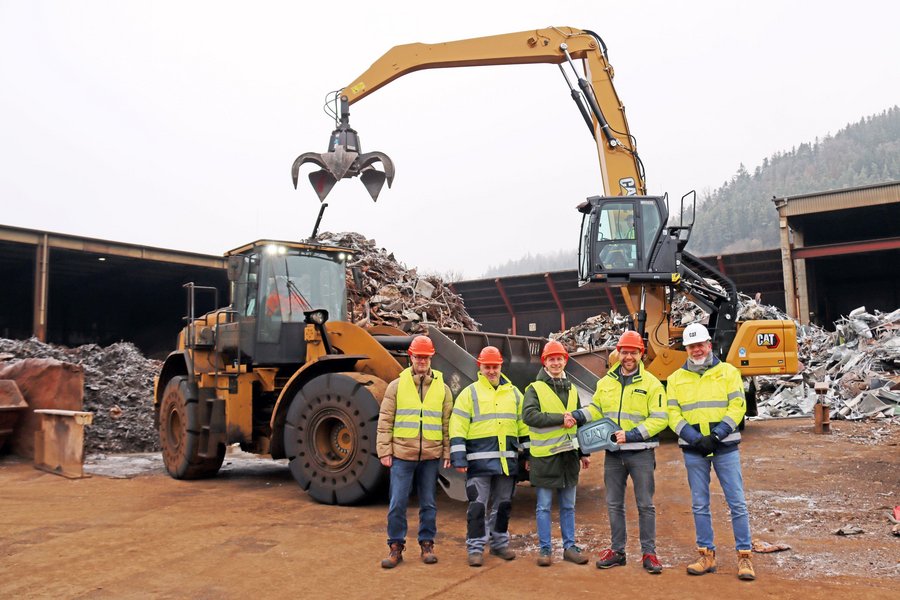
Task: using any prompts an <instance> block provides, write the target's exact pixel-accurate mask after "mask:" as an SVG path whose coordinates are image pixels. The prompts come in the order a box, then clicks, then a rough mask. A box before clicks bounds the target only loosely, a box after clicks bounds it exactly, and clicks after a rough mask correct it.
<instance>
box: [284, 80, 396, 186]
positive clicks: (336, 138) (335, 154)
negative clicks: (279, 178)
mask: <svg viewBox="0 0 900 600" xmlns="http://www.w3.org/2000/svg"><path fill="white" fill-rule="evenodd" d="M359 150H360V146H359V135H358V134H357V133H356V130H354V129H352V128H351V127H350V110H349V103H348V101H347V97H346V96H341V122H340V124H339V125H338V128H337V129H335V130H334V131H333V132H331V137H330V138H329V139H328V151H327V152H323V153H321V154H319V153H315V152H304V153H303V154H301V155H300V156H298V157H297V158H296V159H295V160H294V164H293V166H292V167H291V178H292V180H293V182H294V188H295V189H296V188H297V180H298V179H299V176H300V167H301V166H303V165H304V164H305V163H314V164H316V165H318V166H319V167H321V170H320V171H314V172H313V173H310V174H309V181H310V183H311V184H312V186H313V189H315V190H316V194H317V195H318V196H319V201H320V202H324V201H325V197H326V196H327V195H328V193H329V192H330V191H331V188H333V187H334V184H335V183H337V181H338V180H340V179H350V178H351V177H356V176H359V177H360V179H361V180H362V182H363V185H364V186H365V188H366V191H368V192H369V195H370V196H371V197H372V200H378V194H379V193H380V192H381V188H382V187H384V183H385V182H387V184H388V187H391V183H392V182H393V181H394V162H393V161H392V160H391V159H390V158H389V157H388V155H387V154H385V153H384V152H367V153H365V154H363V153H360V151H359ZM377 162H380V163H381V164H382V165H383V167H384V171H379V170H377V169H375V167H374V166H373V165H374V164H375V163H377Z"/></svg>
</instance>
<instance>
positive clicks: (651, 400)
mask: <svg viewBox="0 0 900 600" xmlns="http://www.w3.org/2000/svg"><path fill="white" fill-rule="evenodd" d="M616 351H617V352H618V353H619V361H618V362H617V363H615V364H614V365H612V366H611V367H610V369H609V371H607V373H606V375H605V376H604V377H602V378H601V379H600V381H598V382H597V390H596V392H594V398H593V400H592V402H591V404H590V405H589V406H587V407H586V408H583V409H579V410H578V411H575V412H574V413H572V414H573V416H574V417H575V419H576V420H577V421H578V423H579V424H583V423H586V422H589V421H592V420H594V419H600V418H603V417H609V418H610V419H612V420H613V421H615V422H616V423H618V424H619V426H620V427H621V429H619V430H618V431H616V432H615V437H616V443H617V444H618V448H617V450H616V451H615V452H613V451H610V450H607V451H606V458H605V461H604V463H603V482H604V484H605V487H606V510H607V513H608V515H609V529H610V537H611V544H610V548H607V549H606V550H603V551H602V552H601V553H600V556H599V558H598V560H597V563H596V565H597V568H599V569H609V568H612V567H617V566H621V565H624V564H625V543H626V542H627V536H626V530H625V487H626V485H627V482H628V477H629V476H630V477H631V482H632V485H633V486H634V499H635V502H636V504H637V509H638V528H639V529H640V539H641V563H642V566H643V567H644V569H645V570H646V571H647V572H649V573H652V574H659V573H661V572H662V564H660V562H659V559H658V558H657V556H656V507H655V506H654V505H653V491H654V488H655V482H654V478H653V471H654V470H655V469H656V455H655V450H654V449H655V448H656V447H657V446H659V433H660V432H661V431H662V430H663V429H665V428H666V426H667V425H668V424H669V420H668V413H667V412H666V405H665V398H666V392H665V389H664V388H663V385H662V383H660V381H659V379H657V378H656V377H654V376H653V374H652V373H650V372H649V371H647V370H645V369H644V365H643V363H642V362H641V357H642V356H643V354H644V340H643V339H642V338H641V336H640V334H639V333H638V332H636V331H626V332H625V333H623V334H622V336H621V337H620V338H619V342H618V343H617V344H616Z"/></svg>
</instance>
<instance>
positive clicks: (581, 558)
mask: <svg viewBox="0 0 900 600" xmlns="http://www.w3.org/2000/svg"><path fill="white" fill-rule="evenodd" d="M563 560H567V561H569V562H573V563H575V564H576V565H586V564H587V562H588V557H587V556H585V555H584V552H582V551H581V548H579V547H578V546H569V547H568V548H566V550H565V552H563Z"/></svg>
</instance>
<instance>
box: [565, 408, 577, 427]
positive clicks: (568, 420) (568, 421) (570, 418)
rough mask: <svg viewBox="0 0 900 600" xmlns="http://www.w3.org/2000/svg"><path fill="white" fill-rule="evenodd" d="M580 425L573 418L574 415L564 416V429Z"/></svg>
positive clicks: (567, 414)
mask: <svg viewBox="0 0 900 600" xmlns="http://www.w3.org/2000/svg"><path fill="white" fill-rule="evenodd" d="M577 424H578V421H576V420H575V417H573V416H572V413H570V412H567V413H565V414H563V427H565V428H566V429H568V428H569V427H575V425H577Z"/></svg>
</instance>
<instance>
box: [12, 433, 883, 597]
mask: <svg viewBox="0 0 900 600" xmlns="http://www.w3.org/2000/svg"><path fill="white" fill-rule="evenodd" d="M832 430H833V432H834V433H833V434H832V435H830V436H821V435H814V434H813V433H812V423H811V421H809V420H807V419H802V420H782V421H766V422H756V423H751V424H750V426H749V427H748V429H747V431H746V432H745V439H744V443H743V444H742V456H743V462H744V477H745V483H746V488H747V493H748V501H749V505H750V513H751V525H752V529H753V537H754V539H759V540H763V541H766V542H769V543H784V544H788V545H790V546H791V549H790V550H787V551H784V552H778V553H773V554H755V555H754V564H755V566H756V571H757V576H758V579H757V580H756V581H755V582H743V581H739V580H738V579H737V578H736V576H735V572H736V565H735V562H736V561H735V556H734V552H733V550H732V549H733V538H732V537H731V530H730V525H729V522H728V520H727V508H726V507H725V503H724V498H723V497H722V496H721V494H720V493H719V494H718V496H717V497H716V500H717V501H716V503H715V505H714V508H713V511H714V523H715V529H716V533H717V542H718V548H719V550H718V555H719V565H720V569H719V572H718V573H716V574H709V575H705V576H703V577H691V576H688V575H687V574H686V573H685V572H684V565H685V564H686V563H687V562H689V559H692V558H693V555H694V535H693V521H692V518H691V511H690V500H689V493H688V488H687V482H686V477H685V473H684V467H683V465H682V462H681V452H680V451H679V450H678V449H677V447H676V446H675V444H674V443H673V442H672V441H668V442H666V443H664V444H663V446H662V447H661V448H660V449H659V450H658V451H657V491H656V507H657V515H658V516H657V519H658V524H657V527H658V532H657V544H658V552H659V555H660V559H661V560H662V562H663V565H664V566H665V567H666V570H665V571H664V572H663V574H662V575H659V576H652V575H649V574H647V573H645V572H644V571H643V570H642V569H641V568H640V553H639V552H640V551H639V547H638V543H637V515H636V512H635V510H634V508H633V498H631V497H630V492H629V498H628V501H627V502H628V504H629V542H628V561H629V562H628V565H627V566H625V567H622V568H616V569H611V570H609V571H599V570H598V569H596V568H594V567H593V560H592V561H591V563H590V564H589V565H587V566H577V565H573V564H571V563H563V562H554V564H553V566H552V567H550V568H547V569H541V568H539V567H537V566H536V565H535V563H534V561H535V558H536V556H537V550H536V534H535V533H534V529H535V527H534V501H535V495H534V490H533V489H531V488H530V487H529V486H528V484H521V485H520V486H519V487H518V490H517V493H516V498H515V508H514V513H513V519H512V522H511V527H510V528H511V532H512V533H513V541H512V547H513V548H514V549H516V550H517V551H518V553H519V558H518V559H517V560H515V561H513V562H510V563H504V562H503V561H501V560H500V559H499V558H496V557H491V556H486V560H485V566H484V567H482V568H480V569H474V568H471V567H468V566H467V565H466V557H465V545H464V538H465V506H464V504H462V503H457V502H454V501H452V500H449V499H448V498H446V497H443V496H442V497H440V498H439V501H438V527H439V530H440V532H439V534H438V539H437V544H436V550H437V553H438V556H439V557H440V562H439V563H438V564H437V565H433V566H429V565H424V564H422V563H421V562H419V561H418V560H417V558H418V556H417V552H415V551H413V552H411V553H409V555H408V557H407V560H406V561H404V563H403V564H401V565H400V566H399V567H398V568H396V569H394V570H392V571H389V570H384V569H381V568H380V566H379V561H380V559H381V558H382V557H383V556H384V555H385V550H386V547H385V514H386V505H385V503H384V502H377V503H373V504H370V505H367V506H359V507H351V508H345V507H336V506H323V505H319V504H316V503H314V502H313V501H312V500H310V499H309V498H308V497H307V496H306V495H305V494H304V493H303V492H302V491H300V489H299V488H298V487H297V486H296V485H295V483H294V482H293V480H292V479H291V477H290V474H289V473H288V471H287V469H286V467H284V466H283V464H281V463H276V462H272V461H269V460H265V459H256V458H247V457H246V455H244V456H241V455H229V457H228V458H226V465H225V466H224V467H223V470H222V472H220V474H219V476H218V477H217V478H215V479H213V480H208V481H193V482H183V481H175V480H173V479H170V478H169V477H168V476H167V475H165V473H164V472H163V471H162V466H161V461H160V459H159V457H158V455H129V456H119V455H116V456H113V455H110V456H107V457H105V458H100V459H93V460H92V461H91V464H90V465H88V468H89V469H90V470H91V471H93V473H94V474H93V476H91V477H89V478H85V479H80V480H67V479H64V478H62V477H58V476H56V475H52V474H48V473H44V472H42V471H38V470H35V469H34V468H33V467H32V466H31V464H30V463H28V462H26V461H23V460H21V459H16V458H12V457H9V456H6V457H3V458H2V460H0V506H2V510H0V575H2V576H0V597H4V598H32V597H53V598H132V597H137V598H147V597H152V598H244V597H263V598H297V597H300V598H307V597H317V598H394V597H396V598H404V599H409V598H432V597H444V596H446V597H453V598H459V599H466V598H500V597H510V598H542V599H545V598H547V596H548V595H550V596H553V597H582V596H587V595H588V594H590V595H592V596H594V597H599V596H598V595H605V596H609V597H612V596H616V597H623V596H626V595H627V596H629V597H636V596H635V594H639V597H648V596H657V597H661V598H674V597H677V598H679V599H686V598H703V599H704V600H708V599H709V598H711V597H730V598H764V597H766V598H768V597H777V598H801V597H802V598H804V599H807V600H812V599H817V598H829V599H831V598H833V597H834V595H835V594H842V595H847V594H849V595H850V596H849V597H852V598H857V597H866V598H897V597H898V594H897V589H898V584H900V537H895V536H892V535H890V523H889V522H888V520H887V514H888V513H889V511H890V509H891V508H892V507H893V506H895V505H897V504H900V448H898V442H900V426H898V425H896V424H893V425H892V424H888V423H883V422H865V423H863V422H846V421H841V422H834V423H832ZM102 473H106V475H104V474H102ZM109 474H113V475H115V477H109V476H108V475H109ZM601 481H602V458H601V457H596V458H595V462H594V464H593V465H592V468H591V469H590V470H588V471H587V472H586V473H585V474H584V476H583V479H582V483H581V485H580V487H579V495H578V509H577V510H578V513H577V523H578V536H579V542H580V544H581V545H582V546H583V547H585V548H586V549H587V550H588V552H589V553H590V554H591V555H592V556H595V555H596V553H597V552H599V550H601V549H603V548H604V547H606V546H607V544H608V542H609V537H608V536H609V526H608V522H607V518H606V511H605V507H604V505H603V502H602V495H601V494H602V486H601ZM713 489H714V492H720V490H719V488H718V485H717V484H714V486H713ZM413 503H414V500H413ZM410 524H411V531H412V532H413V536H412V540H413V545H415V543H414V539H415V534H414V532H415V526H416V513H415V510H414V509H411V510H410ZM847 525H856V526H858V527H860V528H861V529H862V530H863V531H864V533H861V534H858V535H852V536H839V535H835V534H834V531H835V530H837V529H838V528H840V527H843V526H847ZM554 535H555V536H557V537H558V530H557V529H556V527H555V526H554ZM556 541H557V543H558V540H556ZM558 554H559V553H558V552H557V558H559V557H558Z"/></svg>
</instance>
